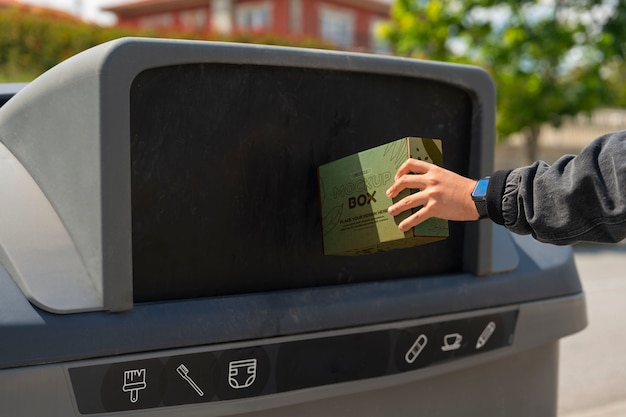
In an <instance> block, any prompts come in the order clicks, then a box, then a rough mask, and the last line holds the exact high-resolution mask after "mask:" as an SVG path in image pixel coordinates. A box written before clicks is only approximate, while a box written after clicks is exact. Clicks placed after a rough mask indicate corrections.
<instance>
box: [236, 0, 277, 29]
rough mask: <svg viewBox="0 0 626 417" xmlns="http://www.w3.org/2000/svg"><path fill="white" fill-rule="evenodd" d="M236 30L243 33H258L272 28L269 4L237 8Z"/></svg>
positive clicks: (252, 4)
mask: <svg viewBox="0 0 626 417" xmlns="http://www.w3.org/2000/svg"><path fill="white" fill-rule="evenodd" d="M236 16H237V28H238V29H239V30H244V31H260V30H266V29H271V27H272V6H271V4H270V3H251V4H242V5H241V6H237V10H236Z"/></svg>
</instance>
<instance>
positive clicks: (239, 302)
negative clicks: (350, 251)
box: [0, 38, 586, 417]
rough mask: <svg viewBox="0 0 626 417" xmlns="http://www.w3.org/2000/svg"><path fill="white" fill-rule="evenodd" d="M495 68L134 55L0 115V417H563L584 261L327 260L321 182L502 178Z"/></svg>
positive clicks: (438, 255)
mask: <svg viewBox="0 0 626 417" xmlns="http://www.w3.org/2000/svg"><path fill="white" fill-rule="evenodd" d="M494 119H495V88H494V85H493V82H492V80H491V78H490V76H489V75H488V73H486V72H485V71H484V70H481V69H479V68H475V67H470V66H463V65H454V64H446V63H438V62H428V61H420V60H413V59H405V58H396V57H390V56H375V55H367V54H357V53H345V52H333V51H319V50H312V49H296V48H284V47H270V46H258V45H257V46H255V45H238V44H231V43H212V42H200V41H182V40H166V39H141V38H124V39H119V40H115V41H112V42H109V43H105V44H102V45H99V46H97V47H95V48H92V49H89V50H87V51H85V52H83V53H80V54H78V55H76V56H74V57H72V58H70V59H68V60H67V61H65V62H63V63H61V64H59V65H58V66H56V67H54V68H53V69H51V70H49V71H48V72H46V73H44V74H43V75H41V76H40V77H39V78H37V79H36V80H34V81H33V82H32V83H29V84H28V85H27V86H26V87H24V88H23V89H21V90H20V91H19V92H18V93H17V94H15V96H14V97H12V98H11V99H10V100H9V101H8V102H7V103H6V104H5V105H4V106H2V108H0V195H1V196H2V197H1V198H0V201H2V203H1V204H0V414H2V415H10V416H12V417H20V416H29V417H31V416H34V415H36V416H63V417H67V416H91V415H94V416H122V415H124V416H129V415H141V416H177V417H178V416H180V417H183V416H185V417H187V416H226V415H246V416H250V417H252V416H254V417H261V416H294V415H298V416H346V415H359V416H363V417H365V416H372V417H374V416H389V415H393V416H409V415H411V416H413V415H431V416H434V415H437V416H459V415H463V416H507V417H511V416H554V415H556V392H557V385H558V380H557V367H558V344H559V340H560V338H562V337H564V336H567V335H570V334H573V333H575V332H577V331H580V330H581V329H583V328H584V327H585V325H586V311H585V297H584V293H583V290H582V287H581V284H580V281H579V278H578V275H577V272H576V268H575V265H574V261H573V256H572V251H571V250H570V249H569V248H567V247H557V246H550V245H545V244H541V243H538V242H536V241H534V240H532V239H531V238H529V237H522V236H513V235H511V234H510V233H509V232H507V231H506V230H504V229H502V228H500V227H496V226H494V225H493V224H491V223H490V222H489V221H486V220H483V221H478V222H468V223H462V222H449V235H448V237H447V238H445V239H442V240H439V241H437V242H434V243H429V244H426V245H422V246H416V247H412V248H405V249H397V250H391V251H387V252H382V253H374V254H365V255H358V256H335V255H324V251H323V248H322V231H321V223H322V222H321V214H320V208H319V207H320V195H319V193H318V177H317V169H318V167H319V166H320V165H323V164H325V163H328V162H330V161H333V160H337V159H339V158H342V157H344V156H347V155H352V154H355V153H357V152H360V151H362V150H364V149H369V148H373V147H375V146H378V145H380V144H383V143H387V142H389V141H391V140H395V139H398V138H403V137H409V136H414V137H425V138H437V139H438V140H440V141H441V144H442V149H443V153H442V154H443V165H444V166H445V167H447V168H449V169H452V170H454V171H456V172H458V173H460V174H463V175H466V176H470V177H475V178H478V177H481V176H483V175H486V174H488V173H489V172H490V171H491V169H492V165H493V145H494V136H495V135H494Z"/></svg>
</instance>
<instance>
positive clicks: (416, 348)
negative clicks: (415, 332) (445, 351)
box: [404, 334, 428, 363]
mask: <svg viewBox="0 0 626 417" xmlns="http://www.w3.org/2000/svg"><path fill="white" fill-rule="evenodd" d="M427 343H428V338H427V337H426V335H425V334H420V335H419V336H418V337H417V339H415V342H414V343H413V345H411V347H410V348H409V350H407V351H406V354H405V355H404V360H405V361H406V362H407V363H413V362H415V360H416V359H417V357H418V356H419V355H420V354H421V353H422V351H423V350H424V348H425V347H426V344H427Z"/></svg>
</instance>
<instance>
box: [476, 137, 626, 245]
mask: <svg viewBox="0 0 626 417" xmlns="http://www.w3.org/2000/svg"><path fill="white" fill-rule="evenodd" d="M487 208H488V213H489V217H490V218H491V219H492V220H493V221H494V222H496V223H499V224H502V225H504V226H505V227H506V228H507V229H509V230H511V231H512V232H514V233H518V234H532V235H533V236H534V237H535V238H536V239H537V240H539V241H542V242H548V243H554V244H559V245H565V244H571V243H575V242H578V241H591V242H617V241H620V240H622V239H624V238H626V131H621V132H615V133H611V134H607V135H604V136H602V137H599V138H598V139H596V140H594V141H593V142H591V143H590V144H589V145H588V146H587V147H585V149H583V150H582V151H581V153H580V154H579V155H578V156H573V155H567V156H563V157H562V158H561V159H559V160H558V161H557V162H555V163H554V164H553V165H552V166H550V165H548V164H546V163H545V162H536V163H534V164H533V165H530V166H527V167H523V168H517V169H514V170H512V171H498V172H496V173H494V174H493V176H492V180H491V182H490V184H489V190H488V193H487Z"/></svg>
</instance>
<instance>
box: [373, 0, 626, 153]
mask: <svg viewBox="0 0 626 417" xmlns="http://www.w3.org/2000/svg"><path fill="white" fill-rule="evenodd" d="M605 3H606V4H605ZM618 3H619V4H618V5H615V4H613V2H610V1H608V2H607V1H603V0H560V1H556V0H554V1H548V0H502V1H495V0H448V1H445V0H395V2H394V3H393V6H392V20H391V22H390V23H389V24H388V25H387V26H386V27H385V28H384V33H383V34H384V36H385V38H386V39H387V40H388V41H389V42H390V43H391V44H392V45H393V47H394V49H395V52H396V53H398V54H400V55H404V56H411V57H417V58H427V59H435V60H444V61H453V62H461V63H469V64H474V65H480V66H482V67H484V68H486V69H487V70H488V71H489V72H490V73H491V74H492V76H493V78H494V80H495V82H496V85H497V89H498V109H497V112H498V114H497V116H498V117H497V126H496V127H497V131H498V134H499V137H500V138H503V137H507V136H509V135H510V134H512V133H516V132H522V133H524V135H525V137H526V139H527V142H528V146H527V148H528V149H529V153H528V155H527V157H528V158H529V159H534V158H535V156H536V147H537V145H536V144H537V139H538V135H539V127H540V126H541V125H542V124H544V123H551V124H553V125H559V124H560V123H561V122H562V120H563V118H564V117H566V116H572V115H575V114H578V113H580V112H590V111H592V110H593V109H595V108H597V107H598V106H601V105H606V104H609V103H613V102H615V99H616V97H615V89H614V88H611V86H610V85H609V82H607V81H608V80H609V79H610V78H611V76H614V75H615V74H616V71H617V73H621V72H620V71H618V70H619V69H623V57H624V53H625V52H626V48H625V45H626V44H625V41H626V29H625V28H626V26H625V24H624V22H625V20H624V19H625V18H626V6H624V4H623V3H624V2H622V1H619V2H618ZM617 9H619V10H618V12H616V10H617ZM620 13H621V14H620ZM620 54H621V57H622V60H621V62H620V61H619V56H620Z"/></svg>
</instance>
